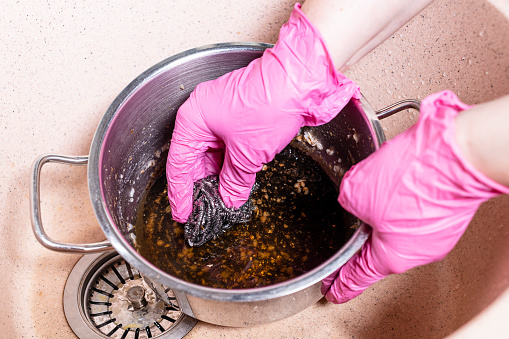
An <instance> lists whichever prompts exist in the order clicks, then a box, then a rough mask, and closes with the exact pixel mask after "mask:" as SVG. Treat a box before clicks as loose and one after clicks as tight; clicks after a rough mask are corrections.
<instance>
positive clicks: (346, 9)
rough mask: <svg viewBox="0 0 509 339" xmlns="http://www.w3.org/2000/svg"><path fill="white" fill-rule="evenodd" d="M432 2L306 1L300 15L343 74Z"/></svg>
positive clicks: (395, 0)
mask: <svg viewBox="0 0 509 339" xmlns="http://www.w3.org/2000/svg"><path fill="white" fill-rule="evenodd" d="M431 2H432V0H412V1H407V0H388V1H376V0H306V1H305V2H304V5H303V6H302V11H303V12H304V13H305V14H306V16H307V17H308V19H309V20H310V21H311V22H312V23H313V24H314V25H315V27H316V28H318V30H319V31H320V33H321V34H322V36H323V38H324V40H325V42H326V44H327V46H328V48H329V52H330V54H331V56H332V59H333V62H334V65H335V66H336V67H337V68H338V69H339V70H341V71H345V70H346V69H347V68H348V67H349V66H350V65H353V64H354V63H356V62H357V61H358V60H360V59H361V58H362V57H363V56H365V55H366V54H367V53H369V52H370V51H371V50H372V49H374V48H375V47H377V46H378V45H379V44H381V43H382V42H383V41H384V40H385V39H387V38H388V37H389V36H391V35H392V34H393V33H394V32H395V31H397V30H398V29H399V28H400V27H401V26H403V25H404V24H405V23H406V22H407V21H409V20H410V19H412V18H413V17H414V16H415V15H416V14H417V13H419V12H420V11H421V10H422V9H424V8H425V7H426V6H427V5H429V4H430V3H431Z"/></svg>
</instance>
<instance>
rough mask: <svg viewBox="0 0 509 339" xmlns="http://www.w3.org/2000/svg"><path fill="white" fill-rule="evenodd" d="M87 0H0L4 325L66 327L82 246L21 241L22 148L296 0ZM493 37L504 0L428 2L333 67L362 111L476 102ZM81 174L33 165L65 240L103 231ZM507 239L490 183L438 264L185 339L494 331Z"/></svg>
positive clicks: (505, 38)
mask: <svg viewBox="0 0 509 339" xmlns="http://www.w3.org/2000/svg"><path fill="white" fill-rule="evenodd" d="M87 4H89V6H87V7H86V8H82V7H79V6H78V5H77V6H76V7H75V6H73V5H72V4H70V3H65V2H62V3H58V4H56V3H51V4H50V5H48V4H42V3H41V4H32V3H31V4H30V5H25V4H6V6H4V7H5V8H6V11H7V12H8V13H12V17H11V20H12V22H8V20H3V21H0V29H1V30H2V32H4V34H2V36H0V41H1V42H3V43H4V46H9V48H7V49H6V50H5V51H4V52H3V55H4V58H2V59H0V60H1V61H0V65H1V66H3V67H2V69H3V70H4V79H5V82H4V83H5V85H4V86H2V87H1V89H0V90H1V91H2V94H3V95H2V100H1V101H0V105H2V106H1V107H2V108H3V109H2V110H1V112H2V114H1V118H0V120H1V121H2V124H0V126H1V127H2V131H3V135H5V137H4V138H3V139H2V141H3V142H2V144H3V145H5V146H4V148H2V151H3V161H2V162H0V169H1V170H2V171H1V172H2V176H3V177H2V180H1V182H0V197H1V198H2V199H1V200H2V205H1V206H0V224H1V225H2V227H1V228H0V234H1V236H0V241H1V245H0V259H1V260H0V268H1V271H2V277H3V279H2V281H3V282H4V285H5V287H4V288H3V289H0V300H2V306H3V310H4V312H2V314H1V315H0V328H2V333H3V334H2V337H3V336H4V335H5V336H7V337H10V338H58V337H62V338H73V337H74V334H73V332H72V331H71V329H70V327H69V326H68V325H67V322H66V320H65V317H64V311H63V306H62V297H63V291H64V286H65V282H66V279H67V276H68V275H69V273H70V272H71V270H72V267H73V266H74V264H75V263H76V262H77V261H78V259H79V258H80V257H79V256H78V255H70V254H61V253H55V252H51V251H49V250H46V249H45V248H43V247H42V246H41V245H39V244H38V243H37V241H36V240H35V238H34V236H33V234H32V230H31V228H30V221H29V213H28V211H29V208H28V182H29V180H28V178H29V168H30V165H31V163H32V161H33V160H34V159H35V158H36V157H37V156H38V155H40V154H42V153H48V152H55V153H62V154H70V155H83V154H88V152H89V147H90V143H91V140H92V135H93V132H94V131H95V128H96V127H97V124H98V123H99V121H100V119H101V117H102V116H103V114H104V112H105V111H106V109H107V107H108V106H109V105H110V103H111V102H112V100H113V99H114V98H115V97H116V96H117V94H118V93H119V92H120V91H121V90H122V89H123V88H124V87H125V86H126V85H127V84H128V83H129V82H130V81H131V80H132V79H134V78H135V77H136V76H137V75H138V74H140V73H141V72H143V71H144V70H145V69H147V68H148V67H150V66H151V65H154V64H155V63H157V62H158V61H160V60H163V59H165V58H167V57H168V56H170V55H174V54H176V53H178V52H181V51H183V50H187V49H189V48H193V47H196V46H203V45H207V44H210V43H214V42H224V41H263V42H268V43H274V42H275V40H276V38H277V32H278V29H279V27H280V26H281V25H282V24H283V22H284V21H285V20H286V19H287V17H288V15H289V13H290V12H291V10H292V7H293V4H294V0H283V1H279V0H278V1H276V0H273V1H263V2H262V1H261V0H255V1H252V2H248V3H246V2H238V1H231V0H225V1H219V2H213V3H212V2H211V3H207V6H202V5H201V4H198V2H196V3H195V2H188V1H182V0H176V1H173V2H171V3H167V4H166V3H164V4H160V5H159V6H158V7H157V8H156V7H151V8H147V7H146V6H143V5H142V4H138V3H133V4H132V5H131V6H130V7H127V6H125V5H113V4H109V5H105V4H104V3H103V2H101V1H96V0H93V1H92V2H91V3H90V2H89V3H87ZM108 6H109V7H108ZM116 6H118V7H116ZM111 13H115V16H114V18H112V15H111ZM119 32H120V33H119ZM176 32H177V33H176ZM507 51H509V5H508V4H507V1H502V0H496V1H495V0H492V1H481V0H458V1H454V2H450V1H446V0H438V1H435V2H434V3H433V4H432V5H431V6H430V7H429V8H427V9H426V10H425V11H423V12H422V13H421V14H419V15H418V16H417V17H416V18H414V19H413V20H412V21H411V22H409V23H408V24H407V25H405V26H404V27H403V28H402V29H401V30H399V31H398V32H397V33H396V34H394V35H393V37H391V38H389V39H388V40H387V41H386V42H385V43H383V44H382V45H381V46H379V47H378V48H377V49H375V50H374V51H372V52H371V53H370V54H369V55H367V56H366V57H365V58H364V59H362V60H361V61H360V62H359V63H358V64H356V65H355V66H354V67H352V68H351V69H350V70H349V71H348V73H347V75H348V76H349V77H350V78H352V79H353V80H355V81H357V83H358V84H359V85H360V86H361V89H362V92H363V94H364V95H365V96H366V98H368V100H369V101H370V104H371V105H372V106H373V107H374V108H375V109H380V108H382V107H385V106H387V105H388V104H391V103H393V102H395V101H397V100H400V99H405V98H416V99H422V98H424V97H425V96H426V95H428V94H431V93H433V92H437V91H439V90H443V89H451V90H453V91H455V92H456V93H457V94H458V95H459V97H460V99H462V100H463V101H464V102H466V103H468V104H476V103H480V102H484V101H488V100H490V99H494V98H496V97H499V96H502V95H504V94H509V52H507ZM27 79H28V80H30V81H27ZM34 79H36V81H34ZM417 118H418V114H417V113H416V112H414V111H408V112H404V113H400V114H397V115H395V116H393V117H390V118H387V119H385V120H384V121H382V126H383V128H384V131H385V133H386V135H387V138H388V139H390V138H391V137H393V136H394V135H396V134H398V133H400V132H402V131H404V130H405V129H406V128H408V127H410V126H411V125H412V124H413V123H415V122H416V121H417ZM4 121H5V123H4ZM86 178H87V176H86V168H84V167H75V166H73V167H66V166H61V165H60V166H56V165H51V164H50V165H47V166H46V167H45V168H44V170H43V173H42V188H41V191H42V192H43V194H42V206H41V208H42V218H43V221H44V224H45V227H46V230H47V232H48V234H49V235H50V236H52V237H54V238H56V239H58V240H60V241H66V242H76V243H86V242H97V241H101V240H104V234H103V233H102V230H101V229H100V227H99V226H98V225H97V222H96V218H95V216H94V214H93V212H92V206H91V204H90V202H89V197H88V191H87V182H86V180H87V179H86ZM508 245H509V196H501V197H498V198H496V199H492V200H490V201H488V202H486V203H485V204H483V205H482V206H481V208H480V209H479V211H478V213H477V214H476V216H475V217H474V219H473V221H472V223H471V225H470V227H469V228H468V229H467V231H466V233H465V235H464V236H463V237H462V239H461V240H460V241H459V243H458V244H457V246H456V247H455V248H454V250H453V251H452V252H451V253H450V254H449V255H448V256H447V257H446V258H445V259H443V260H442V261H440V262H438V263H434V264H430V265H426V266H422V267H419V268H415V269H413V270H410V271H408V272H406V273H404V274H401V275H394V276H389V277H388V278H386V279H384V280H383V281H381V282H379V283H377V284H375V285H373V286H372V287H370V288H369V289H368V290H367V291H366V292H365V293H364V294H362V295H361V296H360V297H358V298H356V299H355V300H352V301H351V302H348V303H346V304H343V305H332V304H329V303H326V302H325V301H324V300H323V299H322V301H320V302H318V303H317V304H315V305H314V306H312V307H310V308H308V309H306V310H304V311H303V312H301V313H299V314H297V315H294V316H292V317H290V318H287V319H283V320H280V321H278V322H275V323H270V324H267V325H263V326H255V327H250V328H242V329H241V328H224V327H220V326H214V325H209V324H206V323H203V322H199V323H198V324H197V325H196V327H195V328H194V329H193V330H192V331H191V332H190V333H189V334H188V336H187V337H186V338H202V337H205V336H206V337H211V338H215V337H220V336H223V337H255V336H256V337H261V338H281V337H299V338H301V337H352V336H354V337H356V338H374V337H376V338H394V337H402V338H407V337H424V338H443V337H445V336H449V335H450V336H451V337H457V338H460V337H461V338H465V337H467V338H469V337H471V338H478V337H479V336H480V334H481V333H482V335H484V336H488V337H497V336H501V335H500V334H499V333H507V332H503V331H504V330H507V327H509V326H508V325H507V321H506V320H505V319H502V315H504V314H507V312H509V289H508V287H509V263H508V260H507V258H509V246H508Z"/></svg>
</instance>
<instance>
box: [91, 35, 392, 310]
mask: <svg viewBox="0 0 509 339" xmlns="http://www.w3.org/2000/svg"><path fill="white" fill-rule="evenodd" d="M272 46H273V45H271V44H266V43H257V42H232V43H220V44H212V45H206V46H202V47H198V48H193V49H190V50H187V51H184V52H182V53H179V54H176V55H174V56H171V57H169V58H167V59H165V60H163V61H161V62H159V63H157V64H156V65H154V66H152V67H150V68H149V69H148V70H146V71H145V72H143V73H141V74H140V75H139V76H138V77H136V79H134V80H133V81H132V82H131V83H130V84H129V85H127V87H125V88H124V90H122V92H121V93H120V94H119V95H118V96H117V97H116V98H115V100H114V101H113V102H112V103H111V105H110V106H109V108H108V110H107V111H106V113H105V115H104V116H103V118H102V119H101V121H100V123H99V125H98V127H97V129H96V132H95V134H94V138H93V140H92V144H91V147H90V153H89V161H88V188H89V193H90V198H91V201H92V206H93V209H94V212H95V215H96V217H97V220H98V221H99V224H100V226H101V228H102V230H103V232H104V234H105V235H106V237H107V239H108V240H109V241H110V242H111V244H112V245H113V247H114V248H115V250H116V251H117V252H118V253H119V254H120V255H121V256H122V257H123V258H124V259H125V260H127V262H129V263H130V264H131V265H132V266H134V267H136V268H137V269H138V270H139V271H140V272H142V273H143V274H144V275H145V276H146V277H147V278H149V279H152V280H154V281H157V282H159V283H161V284H162V285H164V286H167V287H169V288H172V289H174V290H180V291H183V292H185V293H188V294H190V295H193V296H196V297H199V298H205V299H211V300H221V301H237V302H249V301H261V300H266V299H273V298H278V297H282V296H286V295H289V294H292V293H294V292H297V291H300V290H302V289H304V288H307V287H309V286H311V285H313V284H315V283H317V282H320V281H321V280H322V279H324V278H326V277H327V276H329V275H330V274H332V273H333V272H334V271H336V270H337V269H338V268H340V267H341V266H342V265H344V264H345V263H346V262H347V261H348V260H349V259H350V258H351V257H352V256H353V255H354V254H355V253H356V252H357V251H358V250H359V249H360V248H361V247H362V245H363V244H364V243H365V242H366V240H367V238H368V237H369V234H370V233H371V228H370V227H369V226H368V225H366V224H364V223H361V225H360V226H359V228H358V229H357V230H356V231H355V233H354V234H353V235H352V237H351V238H350V239H349V241H348V242H347V243H346V244H345V245H343V247H342V248H341V249H340V250H339V251H338V252H337V253H336V254H335V255H334V256H332V257H331V258H329V259H328V260H327V261H325V262H324V263H322V264H321V265H319V266H317V267H315V268H314V269H313V270H311V271H309V272H307V273H305V274H303V275H300V276H298V277H296V278H294V279H291V280H287V281H284V282H281V283H278V284H274V285H269V286H265V287H258V288H250V289H219V288H211V287H206V286H201V285H197V284H193V283H189V282H187V281H184V280H182V279H178V278H176V277H174V276H171V275H170V274H168V273H166V272H164V271H163V270H161V269H159V268H157V267H156V266H155V265H153V264H152V263H150V262H149V261H148V260H146V259H145V258H143V257H142V256H141V255H140V254H139V253H138V252H137V251H136V250H135V249H134V247H132V246H131V245H130V244H129V243H128V242H127V241H126V240H125V238H124V237H123V236H122V234H121V233H120V231H119V229H118V228H117V227H116V226H115V223H114V222H113V219H112V217H111V215H110V213H109V211H108V208H107V206H106V204H105V199H104V195H103V192H102V189H101V175H100V166H101V158H102V152H103V149H102V146H103V143H104V140H105V138H106V135H107V132H108V129H109V127H110V126H111V124H112V122H113V121H114V120H115V118H116V113H117V112H118V110H119V108H120V107H122V105H123V104H124V103H125V102H126V100H127V99H128V98H129V97H130V96H131V95H133V94H134V93H135V92H136V90H137V89H138V88H139V87H140V86H141V85H142V84H143V83H145V82H147V81H150V80H151V79H152V78H154V77H156V76H157V75H158V74H160V73H161V72H164V71H166V70H167V69H168V68H171V67H175V66H177V65H179V64H181V63H184V62H187V61H189V60H192V59H194V58H199V57H200V56H202V55H205V54H206V55H210V54H211V53H225V52H228V51H232V50H233V51H239V50H240V51H259V52H263V51H264V50H265V49H266V48H270V47H272ZM354 103H355V104H356V105H357V106H358V108H359V110H360V111H361V112H364V113H365V114H364V118H365V119H366V120H367V122H368V126H369V127H370V129H371V132H372V134H373V136H375V137H376V138H377V141H378V143H375V148H377V149H378V147H379V146H380V145H381V144H382V142H384V141H385V135H384V133H383V131H382V128H381V126H380V123H379V120H378V118H377V116H376V114H375V111H374V110H373V109H372V107H371V106H370V105H369V103H368V102H367V100H366V99H365V98H364V96H362V98H361V99H360V100H355V101H354Z"/></svg>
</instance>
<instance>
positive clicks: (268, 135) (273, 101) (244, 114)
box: [166, 4, 360, 222]
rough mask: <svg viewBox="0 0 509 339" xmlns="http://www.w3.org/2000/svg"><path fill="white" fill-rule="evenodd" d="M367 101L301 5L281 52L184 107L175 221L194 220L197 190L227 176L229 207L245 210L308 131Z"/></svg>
mask: <svg viewBox="0 0 509 339" xmlns="http://www.w3.org/2000/svg"><path fill="white" fill-rule="evenodd" d="M359 95H360V93H359V89H358V87H357V85H356V84H355V83H353V82H352V81H351V80H349V79H347V78H346V77H344V76H343V75H342V74H340V73H339V72H337V71H336V70H335V68H334V65H333V64H332V61H331V57H330V55H329V53H328V51H327V48H326V46H325V43H324V41H323V39H322V37H321V35H320V33H319V32H318V31H317V30H316V29H315V28H314V27H313V26H312V25H311V23H310V22H309V21H308V20H307V19H306V17H305V16H304V14H303V13H302V11H301V10H300V5H299V4H296V5H295V9H294V10H293V12H292V14H291V17H290V19H289V21H288V23H286V24H285V25H283V27H282V28H281V31H280V33H279V40H278V42H277V44H276V45H275V46H274V47H273V48H270V49H267V50H266V51H265V52H264V53H263V56H262V57H260V58H258V59H256V60H254V61H252V62H251V63H250V64H249V65H248V66H247V67H245V68H242V69H238V70H235V71H233V72H231V73H228V74H226V75H223V76H222V77H220V78H218V79H216V80H213V81H208V82H204V83H201V84H199V85H198V86H197V87H196V89H195V90H194V91H193V93H191V96H190V98H189V99H188V100H187V101H186V102H185V103H184V104H183V105H182V106H181V107H180V109H179V111H178V113H177V121H176V124H175V129H174V131H173V136H172V141H171V145H170V151H169V155H168V161H167V164H166V175H167V179H168V197H169V199H170V204H171V209H172V215H173V218H174V219H175V220H176V221H179V222H185V221H186V220H187V219H188V217H189V215H190V213H191V210H192V194H193V183H194V182H195V181H196V180H199V179H201V178H204V177H206V176H208V175H211V174H218V173H219V179H220V185H219V192H220V194H221V197H222V198H223V201H224V202H225V204H226V205H227V206H228V207H232V206H233V207H240V206H241V205H242V204H243V203H244V202H245V201H246V200H247V198H248V196H249V193H250V191H251V187H252V185H253V184H254V182H255V179H256V172H258V171H259V170H260V169H261V167H262V166H263V164H264V163H267V162H269V161H271V160H272V159H273V158H274V156H275V154H277V153H278V152H280V151H281V150H282V149H283V148H284V147H285V146H286V145H288V143H289V142H290V141H291V140H292V138H293V137H295V135H296V134H297V133H298V131H299V128H300V127H302V126H305V125H307V126H316V125H320V124H324V123H327V122H328V121H330V120H331V119H332V118H334V117H335V116H336V115H337V113H338V112H339V111H340V110H341V109H342V108H343V107H344V106H345V105H346V104H347V103H348V101H349V100H350V99H351V98H352V96H355V97H357V98H358V97H359ZM223 152H224V153H223ZM223 154H224V157H223ZM223 160H224V162H223ZM221 165H222V168H221Z"/></svg>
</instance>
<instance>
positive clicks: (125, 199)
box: [91, 44, 383, 259]
mask: <svg viewBox="0 0 509 339" xmlns="http://www.w3.org/2000/svg"><path fill="white" fill-rule="evenodd" d="M267 47H270V46H269V45H264V44H222V45H213V46H209V47H204V48H200V49H194V50H191V51H188V52H185V53H182V54H180V55H177V56H175V57H172V58H170V59H167V60H165V61H163V62H161V63H160V64H158V65H155V66H154V67H152V68H151V69H149V70H148V71H146V72H145V73H143V74H142V75H140V76H139V77H138V78H137V79H136V80H134V81H133V82H132V83H131V84H130V85H129V86H128V87H127V88H126V89H125V90H124V91H123V92H122V93H121V94H120V95H119V97H118V98H117V99H116V100H115V102H114V103H113V104H112V105H111V107H110V109H109V110H108V112H107V113H106V115H105V117H104V118H103V120H106V122H105V123H104V125H105V127H104V135H99V136H98V135H97V134H96V138H100V139H102V144H101V149H100V154H99V180H100V187H101V193H102V197H103V205H104V208H105V209H106V211H107V214H108V215H109V218H110V220H111V222H113V223H114V227H115V228H116V231H118V232H117V233H118V234H120V235H121V236H122V237H123V239H122V243H124V244H120V245H117V244H116V243H115V242H114V241H112V243H113V245H114V246H115V247H117V246H121V247H122V246H125V243H127V244H129V245H130V246H132V247H134V242H135V236H134V226H133V225H134V224H135V218H136V214H137V207H138V205H139V203H140V199H141V198H142V197H143V195H144V194H145V191H146V189H147V187H148V186H149V185H150V183H151V182H152V181H153V180H154V179H155V178H156V177H157V176H158V175H159V174H161V173H162V171H163V169H164V166H165V163H166V156H167V152H168V148H169V142H170V140H171V134H172V131H173V127H174V123H175V117H176V113H177V110H178V108H179V106H180V105H181V104H182V103H183V102H184V101H185V100H186V99H187V98H188V97H189V95H190V93H191V92H192V91H193V89H194V88H195V86H196V85H197V84H199V83H201V82H203V81H207V80H212V79H215V78H217V77H219V76H221V75H222V74H225V73H228V72H230V71H232V70H235V69H238V68H241V67H244V66H246V65H247V64H249V62H250V61H252V60H253V59H255V58H258V57H260V56H261V55H262V53H263V50H264V49H265V48H267ZM377 124H378V119H377V118H376V116H374V114H373V112H372V110H371V108H370V107H369V105H367V103H366V102H365V100H364V99H362V100H360V101H359V100H352V101H350V102H349V103H348V105H347V106H346V107H345V108H344V109H343V110H342V111H341V112H339V114H338V115H337V117H336V118H335V119H333V120H332V121H331V122H330V123H328V124H325V125H322V126H318V127H304V128H302V129H301V131H300V132H299V136H298V138H297V139H294V140H293V141H292V145H293V146H296V147H298V148H300V149H302V150H304V151H305V152H306V153H307V154H308V155H310V156H311V157H312V158H313V159H314V160H315V161H316V162H318V164H320V166H321V167H322V168H323V169H324V170H325V172H326V173H327V174H328V176H329V177H330V178H331V179H332V181H333V182H334V184H335V185H336V187H337V188H339V185H340V182H341V178H342V176H343V174H344V173H345V172H346V171H347V170H348V169H349V168H350V167H351V166H352V165H354V164H355V163H357V162H359V161H361V160H362V159H364V158H365V157H367V156H368V155H369V154H371V153H372V152H374V151H375V150H376V149H377V148H378V146H379V143H381V142H382V141H383V140H381V139H382V138H383V134H380V133H379V131H378V130H379V126H378V125H377ZM377 127H378V130H377ZM97 133H101V132H100V131H99V130H98V132H97ZM91 155H92V156H93V152H91ZM345 213H346V212H345ZM345 220H346V221H345V224H346V225H348V226H350V225H352V224H354V223H355V221H356V218H355V217H353V216H352V215H349V214H348V215H346V216H345ZM102 227H103V230H105V233H106V235H107V236H108V234H109V233H110V232H108V230H106V229H104V228H105V226H104V225H102ZM354 231H355V230H353V229H352V230H350V231H349V232H350V233H351V234H353V233H354ZM110 240H111V239H110ZM117 250H119V252H120V253H121V254H123V253H122V251H121V249H118V248H117ZM126 259H129V258H126Z"/></svg>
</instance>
